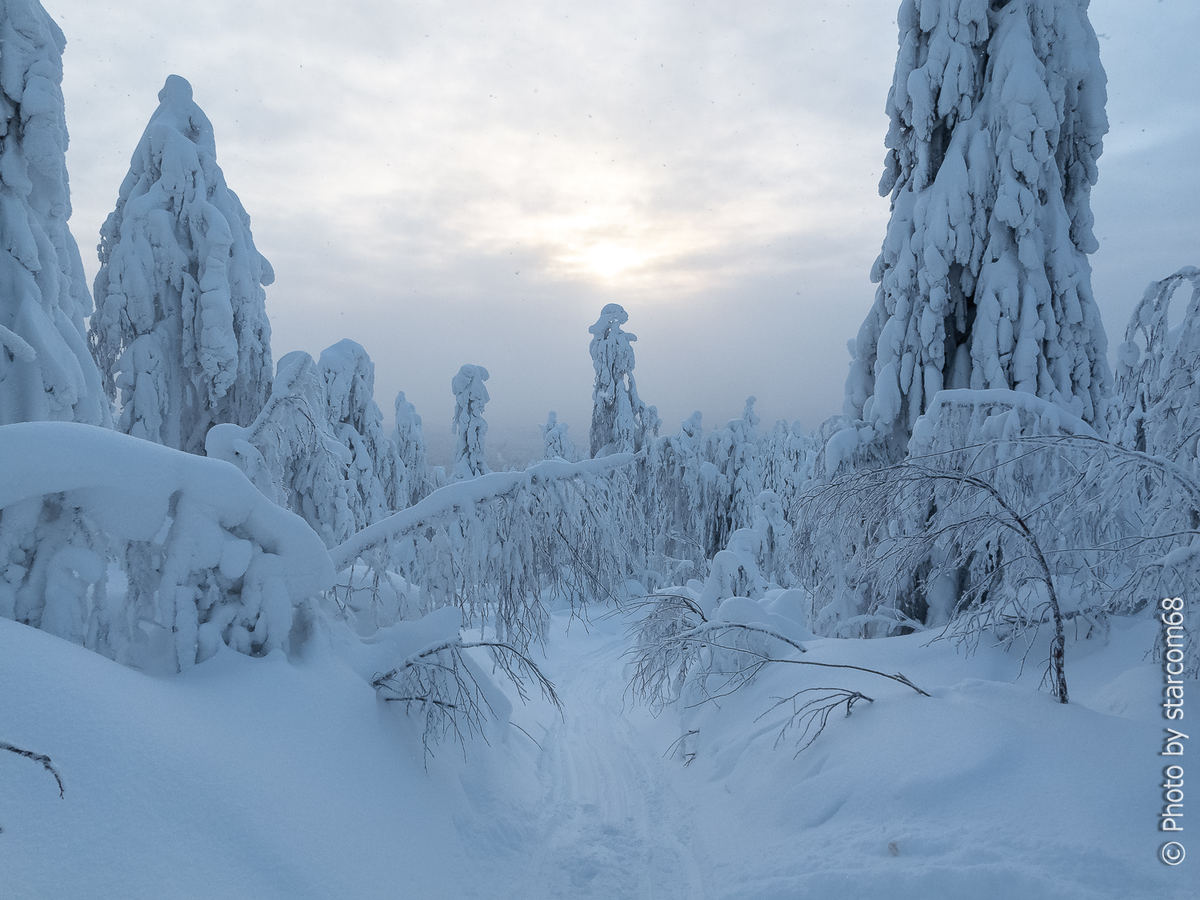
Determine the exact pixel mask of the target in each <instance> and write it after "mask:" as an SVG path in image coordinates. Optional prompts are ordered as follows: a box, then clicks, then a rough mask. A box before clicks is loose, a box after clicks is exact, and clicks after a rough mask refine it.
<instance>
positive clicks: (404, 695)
mask: <svg viewBox="0 0 1200 900" xmlns="http://www.w3.org/2000/svg"><path fill="white" fill-rule="evenodd" d="M475 648H487V649H488V650H489V651H490V653H491V656H492V661H493V663H494V665H495V666H496V668H498V669H499V670H500V671H502V672H503V673H504V674H505V675H506V676H507V677H508V679H509V680H510V681H511V682H512V683H513V686H514V687H515V688H516V691H517V695H518V697H520V699H521V702H522V703H528V702H529V698H530V683H531V682H532V684H533V685H535V686H536V687H537V689H538V690H539V691H540V692H541V695H542V696H543V697H544V698H545V699H546V700H547V701H548V702H550V703H552V704H553V705H554V706H555V708H556V709H558V711H559V713H560V714H561V712H562V709H563V706H562V700H561V699H560V698H559V696H558V692H557V691H556V690H555V688H554V684H553V683H552V682H551V681H550V680H549V679H548V678H546V676H545V675H543V674H542V672H541V670H540V669H538V667H537V665H536V664H535V663H534V662H533V660H532V659H530V658H529V657H528V656H526V655H525V654H524V653H522V652H521V651H519V650H517V649H516V648H515V647H513V646H512V645H511V644H506V643H504V642H502V641H473V642H469V643H468V642H465V641H463V640H462V639H461V638H454V639H452V640H446V641H439V642H438V643H435V644H434V645H432V646H430V647H426V648H425V649H423V650H421V651H419V652H417V653H414V654H412V655H411V656H409V657H408V658H407V659H406V660H405V661H404V662H403V663H401V664H400V665H399V666H397V667H396V668H394V669H391V670H390V671H388V672H386V673H384V674H382V675H376V676H375V678H374V679H373V680H372V682H371V684H372V686H373V687H374V688H375V689H376V691H378V692H379V696H380V697H382V698H383V699H384V700H385V701H387V702H390V703H404V704H405V707H406V709H407V711H408V712H410V713H411V712H412V710H413V705H414V704H416V706H417V709H418V710H419V711H420V712H422V713H423V714H424V716H425V727H424V730H423V732H422V738H421V739H422V744H423V745H424V748H425V753H426V756H431V755H432V754H433V749H432V746H433V745H434V744H436V743H439V742H441V741H442V740H443V739H445V738H446V737H447V736H450V737H453V739H454V740H456V741H458V743H459V744H460V745H462V746H463V752H464V753H465V752H466V740H467V738H468V737H470V736H474V735H480V736H481V737H483V738H484V740H485V741H486V740H487V737H486V734H485V732H484V724H485V722H486V721H487V720H488V719H493V718H496V710H495V709H494V708H493V706H492V703H491V701H490V700H489V699H488V693H489V692H488V690H487V685H486V684H481V683H480V675H481V674H482V673H477V672H476V670H475V668H474V666H473V665H472V663H471V662H470V660H468V659H467V658H466V657H465V655H464V651H467V650H472V649H475Z"/></svg>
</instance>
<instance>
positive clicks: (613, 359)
mask: <svg viewBox="0 0 1200 900" xmlns="http://www.w3.org/2000/svg"><path fill="white" fill-rule="evenodd" d="M628 321H629V314H628V313H627V312H625V310H624V309H623V308H622V307H621V306H620V305H619V304H616V303H610V304H608V305H607V306H606V307H604V309H603V310H601V311H600V318H599V319H597V320H596V324H595V325H593V326H592V327H591V328H589V329H588V331H589V332H590V333H591V335H592V342H591V347H590V351H591V354H592V367H593V368H594V369H595V370H596V381H595V386H594V387H593V389H592V428H591V455H592V457H593V458H595V457H597V456H606V455H607V454H609V453H627V452H629V451H631V450H635V451H636V450H641V449H642V447H643V446H645V444H646V443H647V441H649V440H651V439H653V438H654V437H656V436H657V434H658V426H659V424H660V423H659V418H658V413H657V411H656V410H655V408H654V407H653V406H646V404H645V403H643V402H642V400H641V398H639V397H638V392H637V384H636V383H635V382H634V380H633V362H634V360H633V346H632V344H633V342H634V341H636V340H637V335H635V334H630V333H629V332H628V331H622V330H621V326H622V325H624V324H625V323H626V322H628Z"/></svg>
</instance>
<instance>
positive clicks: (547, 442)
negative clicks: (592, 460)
mask: <svg viewBox="0 0 1200 900" xmlns="http://www.w3.org/2000/svg"><path fill="white" fill-rule="evenodd" d="M539 427H540V428H541V432H542V459H556V458H557V459H565V460H566V461H567V462H575V461H576V460H577V459H578V456H577V454H576V452H575V444H574V443H573V442H572V441H571V439H570V438H569V437H567V423H566V422H560V421H558V414H557V413H555V412H551V413H550V415H549V416H547V418H546V424H545V425H541V426H539Z"/></svg>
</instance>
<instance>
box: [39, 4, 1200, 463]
mask: <svg viewBox="0 0 1200 900" xmlns="http://www.w3.org/2000/svg"><path fill="white" fill-rule="evenodd" d="M43 3H44V6H45V7H46V9H47V10H48V11H49V12H50V14H51V15H52V16H53V17H54V18H55V20H56V21H57V22H58V23H59V25H60V26H61V27H62V29H63V30H64V32H65V33H66V36H67V41H68V46H67V51H66V55H65V77H64V93H65V95H66V102H67V123H68V127H69V128H70V131H71V149H70V152H69V154H68V158H67V163H68V167H69V170H70V174H71V186H72V198H73V202H74V215H73V217H72V219H71V228H72V231H73V233H74V235H75V237H76V240H77V241H78V242H79V245H80V249H81V251H82V253H83V257H84V265H85V268H86V270H87V272H88V277H89V280H90V279H91V278H92V277H94V274H95V271H96V269H97V266H98V263H97V261H96V256H95V252H94V247H95V244H96V242H97V240H98V232H99V228H100V225H101V224H102V222H103V221H104V219H105V217H106V216H107V215H108V213H109V212H110V211H111V210H112V208H113V206H114V204H115V201H116V195H117V189H118V187H119V186H120V183H121V180H122V179H123V178H124V176H125V173H126V171H127V170H128V166H129V158H130V154H131V153H132V151H133V148H134V146H135V145H136V143H137V140H138V138H139V136H140V135H141V133H142V130H143V129H144V127H145V125H146V123H147V121H148V120H149V118H150V115H151V114H152V113H153V111H154V109H155V107H156V105H157V99H156V98H157V92H158V91H159V89H160V88H161V87H162V85H163V82H164V81H165V79H166V77H167V75H169V74H172V73H175V74H179V75H182V76H183V77H185V78H187V79H188V80H189V81H190V82H191V83H192V86H193V88H194V92H195V99H196V102H197V103H198V104H199V105H200V106H201V107H202V108H203V109H204V110H205V112H206V113H207V114H208V116H209V118H210V119H211V120H212V122H213V125H214V129H215V132H216V140H217V156H218V161H219V163H220V165H221V167H222V168H223V170H224V172H225V175H226V179H227V181H228V183H229V186H230V187H231V188H232V189H233V190H234V191H235V192H237V193H238V195H239V196H240V197H241V200H242V202H243V204H244V206H245V207H246V210H247V211H248V212H249V214H250V216H251V218H252V227H253V231H254V236H255V241H256V243H257V245H258V248H259V250H260V251H261V252H262V253H263V254H264V255H265V256H266V257H267V258H268V259H269V260H270V261H271V263H272V264H273V266H274V269H275V272H276V281H275V284H274V285H272V286H271V287H270V288H268V289H267V310H268V313H269V315H270V317H271V321H272V327H273V329H274V337H273V348H274V354H275V358H276V359H278V358H279V357H281V356H282V355H283V354H284V353H286V352H288V351H290V350H294V349H303V350H307V351H309V352H310V353H312V354H313V355H314V356H316V355H318V354H319V353H320V351H321V350H322V349H323V348H324V347H326V346H329V345H330V344H333V343H335V342H336V341H338V340H340V339H342V338H347V337H348V338H351V339H353V340H356V341H358V342H359V343H361V344H362V345H363V346H364V347H365V348H366V349H367V351H368V352H369V353H370V355H371V358H372V359H373V360H374V361H375V365H376V400H377V401H378V402H379V405H380V407H381V408H382V409H383V411H384V416H385V419H387V420H389V421H390V419H391V417H392V413H391V409H392V401H393V398H394V397H395V395H396V392H397V390H404V391H405V392H406V394H407V397H408V399H409V400H411V401H412V402H413V403H414V404H415V405H416V407H417V411H418V412H419V413H420V414H421V416H422V417H423V419H424V424H425V433H426V436H427V438H428V439H429V442H430V446H431V451H432V453H433V455H434V456H435V457H439V456H441V457H442V458H441V459H439V460H438V461H444V454H445V453H447V452H448V447H449V443H450V420H451V415H452V412H453V403H454V400H453V396H452V394H451V392H450V379H451V378H452V377H453V375H454V374H455V373H456V372H457V371H458V368H459V367H460V366H461V365H462V364H464V363H475V364H480V365H483V366H486V367H487V369H488V370H489V372H490V373H491V379H490V381H489V382H488V388H489V390H490V392H491V396H492V401H491V403H490V404H489V405H488V409H487V414H486V415H487V419H488V421H489V422H490V424H491V431H490V432H489V443H490V446H491V449H492V453H493V456H496V457H497V460H496V462H498V463H499V464H503V463H505V462H510V463H515V462H524V461H525V460H526V459H528V457H529V456H530V455H540V446H541V439H540V435H539V434H538V430H537V425H538V424H540V423H542V422H544V421H545V419H546V414H547V412H548V411H549V410H555V411H557V412H558V415H559V418H560V420H564V421H567V422H569V423H570V425H571V432H570V436H571V437H572V439H573V440H574V441H575V443H576V444H577V445H579V446H581V447H586V445H587V430H588V425H589V420H590V410H591V384H592V369H591V362H590V359H589V357H588V340H589V335H588V332H587V328H588V326H589V325H591V324H592V323H593V322H594V321H595V320H596V318H597V317H598V315H599V311H600V309H601V307H603V306H604V305H605V304H606V303H611V302H616V303H620V304H622V305H623V306H624V307H625V308H626V310H627V311H628V312H629V323H628V325H627V326H626V327H627V329H628V330H630V331H632V332H634V333H635V334H637V336H638V342H637V344H636V345H635V350H636V352H637V359H638V364H637V369H636V371H635V375H636V377H637V381H638V389H639V391H640V393H641V395H642V397H643V399H644V400H645V401H646V402H647V403H651V404H655V405H656V406H657V407H658V411H659V414H660V415H661V416H662V418H663V423H664V425H663V428H664V430H665V431H674V430H675V429H676V428H678V425H679V422H680V420H682V419H683V418H685V417H686V416H688V415H689V414H690V413H691V412H692V411H693V410H696V409H699V410H701V411H702V412H703V413H704V419H705V424H706V425H707V426H708V427H710V428H711V427H713V426H714V425H719V424H721V423H723V422H724V421H725V420H727V419H729V418H731V417H733V416H737V415H740V413H741V411H742V406H743V404H744V402H745V399H746V397H747V396H748V395H751V394H753V395H755V396H757V397H758V400H759V403H758V406H757V410H758V412H759V414H760V415H761V416H762V417H763V419H764V420H766V421H767V422H770V421H771V420H773V419H776V418H787V419H797V418H798V419H800V420H801V421H802V422H803V424H804V425H805V426H806V427H809V428H811V427H815V426H816V425H817V424H819V422H820V421H821V420H822V419H824V418H825V417H827V416H829V415H833V414H835V413H837V412H840V410H841V401H842V389H843V382H844V379H845V376H846V371H847V363H848V360H849V356H848V354H847V351H846V342H847V341H848V340H849V339H851V338H853V337H854V335H855V334H856V332H857V330H858V327H859V325H860V324H861V322H862V320H863V318H864V317H865V315H866V313H867V311H868V309H869V308H870V305H871V302H872V299H873V296H874V286H873V285H872V284H870V281H869V277H868V276H869V272H870V267H871V263H872V262H873V261H874V259H875V256H876V255H877V253H878V251H879V246H880V243H881V241H882V239H883V235H884V229H885V227H886V222H887V217H888V203H887V201H886V200H885V199H882V198H880V197H879V196H878V193H877V190H876V186H877V183H878V180H879V175H880V174H881V172H882V161H883V153H884V149H883V138H884V134H885V133H886V130H887V118H886V116H885V114H884V104H885V101H886V97H887V92H888V88H889V86H890V84H891V77H892V69H893V65H894V61H895V54H896V24H895V13H896V8H897V6H898V3H897V2H896V0H856V2H852V3H816V2H813V3H804V4H781V5H771V6H768V5H766V4H760V3H746V4H730V3H728V2H698V3H686V4H685V3H682V2H646V0H643V2H625V0H611V2H608V3H605V4H594V3H573V2H514V3H509V2H496V0H488V2H457V3H454V4H449V3H441V2H376V0H371V2H356V3H354V4H349V5H346V6H339V5H334V4H328V3H303V2H290V3H284V2H279V0H238V2H232V0H210V2H206V3H204V4H194V3H191V2H185V0H155V2H142V0H128V2H124V3H121V4H112V5H110V4H97V3H94V2H87V0H43ZM1090 14H1091V19H1092V22H1093V25H1094V26H1095V29H1096V31H1097V33H1098V34H1099V35H1100V49H1101V58H1102V60H1103V63H1104V65H1105V68H1106V70H1107V72H1108V77H1109V88H1108V90H1109V102H1108V115H1109V119H1110V122H1111V130H1110V133H1109V135H1108V137H1107V139H1106V141H1105V151H1104V155H1103V156H1102V157H1101V159H1100V182H1099V184H1098V185H1097V187H1096V188H1095V189H1094V192H1093V195H1092V196H1093V210H1094V212H1095V217H1096V229H1095V230H1096V236H1097V238H1098V239H1099V241H1100V249H1099V251H1098V252H1097V253H1096V254H1095V255H1094V256H1093V257H1092V262H1093V269H1094V278H1093V285H1094V289H1095V294H1096V297H1097V300H1098V301H1099V303H1100V306H1101V310H1102V313H1103V316H1104V321H1105V325H1106V328H1107V330H1108V335H1109V343H1110V357H1111V351H1112V350H1113V349H1115V347H1116V345H1117V344H1118V343H1119V342H1120V341H1121V339H1122V337H1123V334H1124V329H1125V324H1126V322H1127V320H1128V317H1129V314H1130V312H1131V311H1132V307H1133V305H1134V303H1135V302H1136V301H1137V299H1138V298H1139V297H1140V296H1141V294H1142V291H1143V290H1144V289H1145V287H1146V284H1147V283H1148V282H1149V281H1150V280H1152V279H1158V278H1162V277H1165V276H1166V275H1168V274H1170V273H1171V272H1173V271H1175V270H1176V269H1177V268H1179V267H1180V266H1181V265H1184V264H1197V263H1200V212H1198V210H1200V172H1198V167H1197V164H1196V159H1197V155H1196V154H1197V147H1200V100H1198V99H1197V91H1196V86H1197V85H1198V84H1200V59H1198V57H1197V54H1196V53H1195V35H1196V34H1197V33H1200V7H1197V5H1196V4H1195V3H1194V0H1158V2H1143V3H1136V4H1135V3H1129V2H1122V0H1095V2H1093V3H1092V4H1091V13H1090Z"/></svg>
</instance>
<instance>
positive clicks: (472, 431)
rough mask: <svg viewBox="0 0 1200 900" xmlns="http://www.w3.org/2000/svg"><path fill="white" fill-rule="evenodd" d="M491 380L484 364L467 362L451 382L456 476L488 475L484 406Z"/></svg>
mask: <svg viewBox="0 0 1200 900" xmlns="http://www.w3.org/2000/svg"><path fill="white" fill-rule="evenodd" d="M487 380H488V370H487V369H485V368H484V367H483V366H472V365H466V366H463V367H462V368H461V369H459V370H458V374H457V375H455V376H454V378H452V379H451V381H450V389H451V390H452V391H454V423H453V426H452V427H453V429H454V435H455V439H454V469H453V473H452V474H453V477H454V478H455V479H462V478H474V477H475V476H477V475H486V474H487V473H488V472H490V471H491V469H489V468H488V464H487V460H486V459H485V458H484V445H483V441H484V438H485V437H486V436H487V422H485V421H484V418H483V408H484V406H486V405H487V402H488V400H490V399H491V397H490V396H488V390H487V388H486V387H484V385H483V383H484V382H485V381H487Z"/></svg>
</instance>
